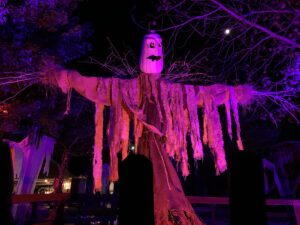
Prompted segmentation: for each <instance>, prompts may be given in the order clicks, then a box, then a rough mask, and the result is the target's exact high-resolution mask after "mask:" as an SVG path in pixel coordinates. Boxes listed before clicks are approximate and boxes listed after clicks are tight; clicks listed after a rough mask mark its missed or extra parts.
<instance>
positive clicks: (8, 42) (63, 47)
mask: <svg viewBox="0 0 300 225" xmlns="http://www.w3.org/2000/svg"><path fill="white" fill-rule="evenodd" d="M78 1H80V0H62V1H58V0H51V1H46V0H26V1H10V2H5V1H2V2H1V5H0V23H1V25H0V31H1V32H0V43H1V45H0V46H1V47H0V62H1V63H0V70H1V71H6V72H7V71H22V72H35V71H43V70H47V69H49V67H53V66H55V65H57V64H58V65H61V64H63V63H66V62H68V61H70V60H73V59H75V58H78V57H79V56H80V55H82V54H85V53H86V50H89V49H90V48H91V45H90V44H89V43H87V42H85V41H84V38H85V37H87V36H89V35H90V34H91V29H90V27H89V25H88V24H82V25H81V24H79V19H78V18H75V17H73V16H72V12H73V11H74V10H75V9H76V7H77V3H78Z"/></svg>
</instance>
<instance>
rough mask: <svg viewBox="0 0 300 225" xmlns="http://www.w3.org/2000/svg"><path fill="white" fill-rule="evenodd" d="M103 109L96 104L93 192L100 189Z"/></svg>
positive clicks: (100, 105)
mask: <svg viewBox="0 0 300 225" xmlns="http://www.w3.org/2000/svg"><path fill="white" fill-rule="evenodd" d="M103 109H104V105H102V104H96V112H95V144H94V158H93V177H94V193H95V192H97V191H99V192H100V191H101V190H102V146H103Z"/></svg>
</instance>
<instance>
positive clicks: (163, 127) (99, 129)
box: [49, 33, 258, 225]
mask: <svg viewBox="0 0 300 225" xmlns="http://www.w3.org/2000/svg"><path fill="white" fill-rule="evenodd" d="M140 69H141V73H140V74H139V76H138V77H137V78H134V79H120V78H101V77H85V76H82V75H80V74H79V73H78V72H76V71H67V70H62V71H55V72H54V75H55V76H54V77H55V81H54V82H55V83H56V84H57V85H58V86H59V87H60V88H61V89H62V91H63V92H64V93H70V90H71V89H72V88H73V89H75V90H76V91H78V92H79V93H80V94H81V95H83V96H85V97H86V98H87V99H89V100H91V101H93V102H95V106H96V112H95V127H96V128H95V129H96V132H95V145H94V160H93V166H94V170H93V173H94V174H93V175H94V190H95V191H100V190H101V175H102V144H103V109H104V106H105V105H106V106H109V107H110V121H109V134H108V136H109V147H110V174H109V180H110V181H112V182H114V181H117V180H118V168H117V167H118V158H117V153H118V152H120V151H122V159H124V158H126V156H127V152H128V143H129V132H130V121H131V120H132V121H133V123H134V130H133V132H134V137H135V146H136V150H137V154H142V155H144V156H146V157H148V158H149V159H150V160H151V161H152V164H153V185H154V187H153V190H154V214H155V224H156V225H166V224H175V223H176V224H202V222H201V221H200V220H199V219H198V217H197V216H196V214H195V213H194V210H193V208H192V206H191V204H190V203H189V202H188V200H187V199H186V197H185V195H184V192H183V190H182V186H181V184H180V180H179V178H178V176H177V173H176V171H175V169H174V167H173V165H172V163H171V161H170V160H169V157H172V158H174V160H175V161H177V162H178V164H179V165H180V168H181V172H182V174H183V176H187V175H188V173H189V170H188V155H187V141H186V137H187V134H188V133H189V134H190V135H189V136H190V138H191V143H192V147H193V157H194V159H196V160H200V159H202V157H203V152H202V143H203V144H207V145H208V146H209V147H210V148H211V150H212V154H213V156H214V159H215V168H216V173H220V172H223V171H225V170H226V168H227V166H226V160H225V153H224V143H223V134H222V128H221V123H220V116H219V112H218V106H220V105H224V106H225V109H226V115H227V125H228V133H229V136H230V137H232V129H231V124H232V122H231V113H232V114H233V118H234V120H235V123H236V127H237V129H236V130H237V135H236V136H237V145H238V147H239V149H240V150H242V149H243V145H242V141H241V138H240V126H239V118H238V103H240V104H248V103H249V102H250V100H251V98H252V96H253V95H255V93H258V92H255V91H254V90H253V89H252V88H251V86H249V85H243V86H236V87H230V86H227V85H220V84H215V85H212V86H194V85H184V84H179V83H171V82H169V81H166V80H164V79H163V78H162V77H161V74H160V73H161V71H162V69H163V54H162V40H161V38H160V36H159V35H158V34H155V33H150V34H147V35H146V36H145V37H144V40H143V46H142V51H141V57H140ZM49 75H50V74H49ZM198 107H201V108H202V110H203V132H201V135H200V126H199V120H198V113H197V108H198ZM141 224H142V223H141Z"/></svg>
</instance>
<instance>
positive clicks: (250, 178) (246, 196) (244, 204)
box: [229, 151, 267, 225]
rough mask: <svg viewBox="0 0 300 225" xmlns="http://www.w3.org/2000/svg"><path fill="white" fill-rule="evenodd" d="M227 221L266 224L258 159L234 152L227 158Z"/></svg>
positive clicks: (261, 174) (231, 222)
mask: <svg viewBox="0 0 300 225" xmlns="http://www.w3.org/2000/svg"><path fill="white" fill-rule="evenodd" d="M229 162H230V163H229V203H230V224H231V225H241V224H243V225H247V224H249V225H250V224H259V225H267V220H266V199H265V189H264V173H263V165H262V160H261V159H260V158H258V156H256V155H255V154H254V153H253V152H246V151H236V152H234V153H233V154H232V155H231V158H230V159H229Z"/></svg>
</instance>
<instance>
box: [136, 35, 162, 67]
mask: <svg viewBox="0 0 300 225" xmlns="http://www.w3.org/2000/svg"><path fill="white" fill-rule="evenodd" d="M163 64H164V61H163V53H162V39H161V37H160V36H159V35H158V34H156V33H149V34H146V35H145V37H144V39H143V44H142V52H141V56H140V70H141V71H142V72H144V73H160V72H161V71H162V70H163Z"/></svg>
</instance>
